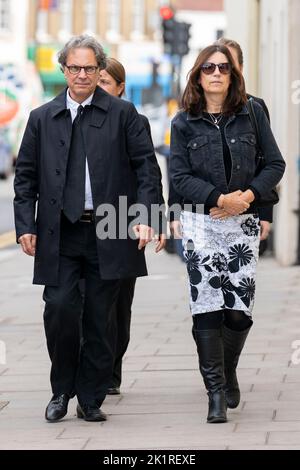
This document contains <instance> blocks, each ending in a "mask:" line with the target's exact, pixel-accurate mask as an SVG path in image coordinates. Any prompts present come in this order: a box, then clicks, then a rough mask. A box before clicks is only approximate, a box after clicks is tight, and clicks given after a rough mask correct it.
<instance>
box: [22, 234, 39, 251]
mask: <svg viewBox="0 0 300 470" xmlns="http://www.w3.org/2000/svg"><path fill="white" fill-rule="evenodd" d="M36 238H37V237H36V235H33V234H32V233H25V234H24V235H21V237H19V238H18V242H19V243H20V245H21V246H22V249H23V251H24V253H26V255H28V256H34V255H35V247H36Z"/></svg>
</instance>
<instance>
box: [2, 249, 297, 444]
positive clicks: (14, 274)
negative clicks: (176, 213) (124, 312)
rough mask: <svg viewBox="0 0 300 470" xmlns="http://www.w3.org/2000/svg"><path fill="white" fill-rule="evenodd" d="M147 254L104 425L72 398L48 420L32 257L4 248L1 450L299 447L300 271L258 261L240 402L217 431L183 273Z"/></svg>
mask: <svg viewBox="0 0 300 470" xmlns="http://www.w3.org/2000/svg"><path fill="white" fill-rule="evenodd" d="M147 251H148V265H149V272H150V273H151V274H150V276H149V277H147V278H143V279H139V280H138V283H137V288H136V297H135V301H134V308H133V324H132V333H131V343H130V347H129V349H128V353H127V355H126V358H125V361H124V380H123V384H122V395H121V396H108V397H107V398H106V400H105V402H104V404H103V410H104V411H105V412H107V413H108V415H109V420H108V421H107V422H105V423H87V422H84V421H82V420H78V419H77V418H76V417H75V407H76V400H75V399H74V400H72V401H71V402H70V406H69V413H68V415H67V417H66V418H65V419H64V420H62V421H61V422H58V423H47V422H46V421H45V420H44V411H45V406H46V405H47V403H48V401H49V399H50V397H51V391H50V384H49V366H50V364H49V359H48V355H47V351H46V346H45V338H44V331H43V323H42V310H43V302H42V300H41V295H42V288H41V287H39V286H32V285H31V275H32V260H31V259H30V258H28V257H26V256H25V255H23V254H21V252H19V249H18V248H12V249H7V250H5V251H3V250H2V251H0V265H1V270H0V340H1V341H2V342H5V344H6V348H7V358H6V364H3V365H0V410H1V411H0V449H178V450H183V449H300V407H299V399H300V389H299V385H300V364H297V362H300V353H298V352H297V350H296V349H293V347H292V346H293V342H294V341H296V340H298V343H297V342H296V343H294V346H297V348H299V349H300V317H299V313H300V289H299V286H300V268H299V267H291V268H282V267H280V266H278V265H277V264H276V262H275V261H274V260H272V259H262V260H261V262H260V265H259V275H258V292H257V302H256V307H255V311H254V322H255V324H254V326H253V328H252V331H251V333H250V335H249V338H248V341H247V343H246V347H245V350H244V352H243V355H242V357H241V360H240V367H239V374H238V375H239V379H240V384H241V390H242V400H241V404H240V406H239V407H238V408H237V409H236V410H230V411H229V412H228V417H229V420H228V423H225V424H215V425H212V424H206V415H207V397H206V393H205V390H204V386H203V382H202V379H201V377H200V374H199V371H198V364H197V355H196V348H195V345H194V342H193V339H192V336H191V317H190V314H189V309H188V289H187V282H186V273H185V266H184V264H183V263H182V262H181V261H180V260H179V259H178V258H177V257H175V256H171V255H168V254H166V253H162V254H158V255H155V254H154V253H153V247H148V248H147ZM0 345H2V347H3V343H0ZM292 358H294V360H292ZM0 359H1V356H0ZM2 360H3V357H2ZM293 362H295V363H296V364H293Z"/></svg>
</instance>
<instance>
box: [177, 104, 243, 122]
mask: <svg viewBox="0 0 300 470" xmlns="http://www.w3.org/2000/svg"><path fill="white" fill-rule="evenodd" d="M243 114H249V112H248V109H247V106H246V105H245V104H244V106H243V107H242V109H241V110H240V111H239V112H238V113H236V114H235V116H239V115H243ZM186 119H187V121H196V120H197V119H205V117H204V116H203V112H202V111H201V112H200V113H199V114H197V116H193V115H192V114H190V113H186Z"/></svg>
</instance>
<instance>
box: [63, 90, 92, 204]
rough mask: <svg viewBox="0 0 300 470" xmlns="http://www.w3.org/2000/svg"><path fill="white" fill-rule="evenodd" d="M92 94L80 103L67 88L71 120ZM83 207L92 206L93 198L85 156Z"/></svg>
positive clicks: (89, 99)
mask: <svg viewBox="0 0 300 470" xmlns="http://www.w3.org/2000/svg"><path fill="white" fill-rule="evenodd" d="M93 96H94V93H93V94H92V95H90V96H89V97H88V98H87V99H86V100H85V101H83V102H82V103H77V101H74V100H73V99H72V98H71V96H70V93H69V89H68V90H67V108H68V109H69V110H70V111H71V117H72V122H73V121H74V119H75V117H76V114H77V108H78V106H79V105H80V104H81V106H83V107H84V106H86V105H87V104H91V102H92V99H93ZM84 208H85V209H86V210H87V209H93V208H94V205H93V198H92V189H91V180H90V172H89V166H88V161H87V158H86V160H85V203H84Z"/></svg>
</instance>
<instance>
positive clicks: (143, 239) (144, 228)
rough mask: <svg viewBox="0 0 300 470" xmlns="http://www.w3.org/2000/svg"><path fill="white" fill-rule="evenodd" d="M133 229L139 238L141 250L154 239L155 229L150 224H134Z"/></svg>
mask: <svg viewBox="0 0 300 470" xmlns="http://www.w3.org/2000/svg"><path fill="white" fill-rule="evenodd" d="M132 230H133V232H134V234H135V236H136V238H139V240H140V241H139V246H138V249H139V250H141V249H142V248H144V246H146V245H147V243H149V242H151V241H152V239H153V238H154V230H153V228H151V227H148V225H143V224H139V225H134V227H132Z"/></svg>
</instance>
